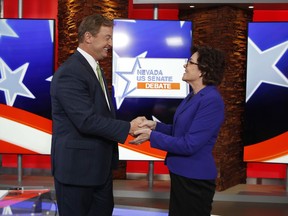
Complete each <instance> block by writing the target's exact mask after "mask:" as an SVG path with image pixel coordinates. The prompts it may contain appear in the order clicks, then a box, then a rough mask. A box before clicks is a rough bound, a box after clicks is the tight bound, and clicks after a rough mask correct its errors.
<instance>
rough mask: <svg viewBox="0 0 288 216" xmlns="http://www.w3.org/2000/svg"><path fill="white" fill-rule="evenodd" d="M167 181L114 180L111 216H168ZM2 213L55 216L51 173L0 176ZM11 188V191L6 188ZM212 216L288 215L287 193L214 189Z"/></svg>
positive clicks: (252, 187)
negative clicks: (21, 176)
mask: <svg viewBox="0 0 288 216" xmlns="http://www.w3.org/2000/svg"><path fill="white" fill-rule="evenodd" d="M169 188H170V182H169V180H155V181H154V182H153V184H152V185H151V184H149V182H148V181H147V180H146V179H130V180H114V196H115V209H114V212H113V216H132V215H133V216H136V215H137V216H142V215H143V216H144V215H145V216H146V215H149V216H167V215H168V213H167V212H168V205H169ZM0 189H2V190H0V199H1V200H0V214H1V215H21V216H23V215H34V216H36V215H58V214H57V207H56V202H55V191H54V185H53V180H52V178H51V177H50V176H24V177H23V179H22V181H21V184H20V183H18V181H17V176H15V175H0ZM8 189H10V190H8ZM212 214H213V215H220V216H270V215H271V216H288V193H287V191H286V188H285V186H283V185H257V184H242V185H237V186H234V187H232V188H229V189H227V190H225V191H221V192H216V194H215V197H214V203H213V210H212Z"/></svg>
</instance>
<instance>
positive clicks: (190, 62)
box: [186, 59, 199, 67]
mask: <svg viewBox="0 0 288 216" xmlns="http://www.w3.org/2000/svg"><path fill="white" fill-rule="evenodd" d="M189 64H194V65H199V64H198V63H196V62H193V61H192V60H191V59H188V60H187V63H186V67H187V66H188V65H189Z"/></svg>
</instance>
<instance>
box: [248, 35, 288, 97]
mask: <svg viewBox="0 0 288 216" xmlns="http://www.w3.org/2000/svg"><path fill="white" fill-rule="evenodd" d="M287 48H288V41H286V42H285V43H282V44H279V45H277V46H274V47H272V48H270V49H267V50H264V51H261V50H260V49H259V48H258V47H257V46H256V44H255V43H254V42H253V41H252V40H251V39H250V38H248V64H247V65H248V66H247V87H246V102H247V101H248V100H249V99H250V97H251V96H252V95H253V94H254V92H255V91H256V90H257V88H258V87H259V86H260V85H261V83H269V84H272V85H278V86H283V87H286V88H288V79H287V78H286V77H285V76H284V74H283V73H281V71H280V70H279V69H278V68H277V67H276V64H277V62H278V61H279V59H280V58H281V57H282V55H283V54H284V53H285V51H286V50H287ZM249 61H251V62H249Z"/></svg>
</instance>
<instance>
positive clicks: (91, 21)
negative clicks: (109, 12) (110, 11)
mask: <svg viewBox="0 0 288 216" xmlns="http://www.w3.org/2000/svg"><path fill="white" fill-rule="evenodd" d="M113 25H114V24H113V21H112V20H110V19H108V18H106V17H104V16H102V15H100V14H93V15H90V16H87V17H85V18H84V19H83V20H82V22H81V23H80V26H79V28H78V40H79V42H83V38H84V34H85V33H86V32H90V33H91V34H92V35H93V36H95V35H96V34H97V33H98V32H99V30H100V27H101V26H107V27H113Z"/></svg>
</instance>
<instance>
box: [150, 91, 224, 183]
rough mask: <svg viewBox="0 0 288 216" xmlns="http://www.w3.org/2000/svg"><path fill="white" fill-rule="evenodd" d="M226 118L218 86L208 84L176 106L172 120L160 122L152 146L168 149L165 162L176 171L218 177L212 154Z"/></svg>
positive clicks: (152, 135) (184, 173)
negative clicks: (169, 122) (167, 122)
mask: <svg viewBox="0 0 288 216" xmlns="http://www.w3.org/2000/svg"><path fill="white" fill-rule="evenodd" d="M223 120H224V103H223V100H222V98H221V95H220V94H219V92H218V91H217V89H216V87H215V86H206V87H205V88H204V89H202V90H201V91H199V92H198V93H197V94H196V95H194V96H193V97H192V98H191V99H190V100H189V97H186V98H185V99H184V100H183V101H182V103H181V104H180V105H179V107H178V108H177V110H176V112H175V115H174V119H173V124H172V125H166V124H162V123H157V125H156V128H155V131H152V133H151V136H150V142H151V146H152V147H154V148H158V149H162V150H164V151H167V152H168V154H167V157H166V164H167V166H168V168H169V170H170V171H171V172H173V173H175V174H178V175H181V176H184V177H187V178H193V179H215V178H216V177H217V170H216V166H215V162H214V158H213V155H212V150H213V147H214V144H215V142H216V138H217V135H218V132H219V130H220V127H221V124H222V122H223Z"/></svg>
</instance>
